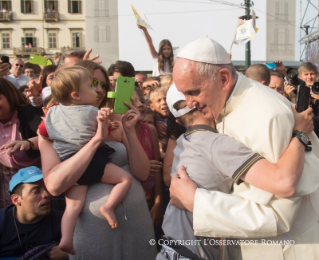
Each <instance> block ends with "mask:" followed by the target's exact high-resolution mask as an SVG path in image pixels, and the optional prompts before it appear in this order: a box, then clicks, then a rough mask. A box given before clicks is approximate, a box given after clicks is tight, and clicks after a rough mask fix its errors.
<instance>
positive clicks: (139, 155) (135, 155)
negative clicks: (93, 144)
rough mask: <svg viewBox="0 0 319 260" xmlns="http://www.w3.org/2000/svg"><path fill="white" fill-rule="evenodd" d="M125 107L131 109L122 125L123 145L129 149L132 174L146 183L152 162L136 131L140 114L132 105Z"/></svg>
mask: <svg viewBox="0 0 319 260" xmlns="http://www.w3.org/2000/svg"><path fill="white" fill-rule="evenodd" d="M125 105H127V106H128V107H129V108H131V109H130V110H129V111H127V112H126V113H125V114H124V115H123V117H122V125H123V128H124V131H125V135H124V136H123V143H124V145H125V147H126V149H127V154H128V158H129V163H130V169H131V172H132V174H133V175H134V177H135V178H136V179H138V180H139V181H145V180H146V179H147V177H148V175H149V174H150V161H149V159H148V157H147V155H146V153H145V151H144V149H143V147H142V146H141V144H140V142H139V140H138V138H137V135H136V131H135V125H136V123H137V121H138V117H139V116H140V113H139V112H138V110H137V109H136V108H135V107H134V106H133V105H131V104H130V103H127V102H125Z"/></svg>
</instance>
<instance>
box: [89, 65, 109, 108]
mask: <svg viewBox="0 0 319 260" xmlns="http://www.w3.org/2000/svg"><path fill="white" fill-rule="evenodd" d="M92 77H93V78H94V79H97V80H98V82H99V84H98V85H97V86H96V87H94V90H95V92H96V94H97V100H96V103H95V105H94V106H96V107H99V106H100V105H101V102H102V101H103V99H104V97H105V95H106V89H105V88H102V87H101V83H102V84H104V86H106V78H105V76H104V74H103V73H102V71H100V70H99V69H96V70H94V71H93V73H92Z"/></svg>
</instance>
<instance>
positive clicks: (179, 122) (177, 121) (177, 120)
mask: <svg viewBox="0 0 319 260" xmlns="http://www.w3.org/2000/svg"><path fill="white" fill-rule="evenodd" d="M175 122H176V123H177V124H179V125H181V126H183V125H182V123H181V121H179V119H178V118H177V119H176V120H175Z"/></svg>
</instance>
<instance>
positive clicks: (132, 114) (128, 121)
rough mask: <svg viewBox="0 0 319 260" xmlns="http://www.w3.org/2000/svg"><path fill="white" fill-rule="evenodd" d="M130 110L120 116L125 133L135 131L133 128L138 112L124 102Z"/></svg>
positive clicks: (138, 115)
mask: <svg viewBox="0 0 319 260" xmlns="http://www.w3.org/2000/svg"><path fill="white" fill-rule="evenodd" d="M124 104H125V105H126V106H128V107H129V108H130V110H128V111H126V112H125V113H124V114H123V116H122V125H123V128H124V130H125V131H135V129H134V127H135V125H136V123H137V121H138V118H139V117H140V112H139V111H138V110H137V108H136V107H135V106H133V105H132V104H130V103H128V102H124Z"/></svg>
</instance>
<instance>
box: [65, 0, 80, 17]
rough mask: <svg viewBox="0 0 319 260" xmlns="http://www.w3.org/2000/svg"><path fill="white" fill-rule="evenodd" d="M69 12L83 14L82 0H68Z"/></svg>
mask: <svg viewBox="0 0 319 260" xmlns="http://www.w3.org/2000/svg"><path fill="white" fill-rule="evenodd" d="M68 12H69V13H71V14H81V13H82V0H68Z"/></svg>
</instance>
